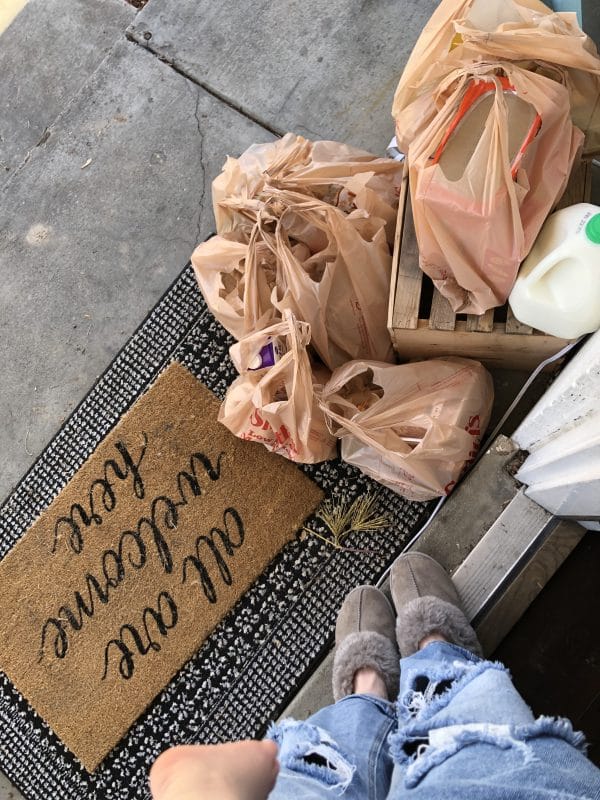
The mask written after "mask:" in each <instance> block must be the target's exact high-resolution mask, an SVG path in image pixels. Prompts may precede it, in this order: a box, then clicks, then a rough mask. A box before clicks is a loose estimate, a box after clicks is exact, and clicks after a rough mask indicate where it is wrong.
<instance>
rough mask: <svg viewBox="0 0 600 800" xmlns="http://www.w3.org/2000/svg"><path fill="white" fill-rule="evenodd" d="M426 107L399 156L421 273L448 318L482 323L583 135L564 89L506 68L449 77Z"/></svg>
mask: <svg viewBox="0 0 600 800" xmlns="http://www.w3.org/2000/svg"><path fill="white" fill-rule="evenodd" d="M474 96H476V98H477V99H476V100H473V102H472V105H471V106H470V108H469V109H467V112H465V114H464V116H461V114H462V111H461V109H463V110H464V106H465V103H467V98H469V97H474ZM432 102H433V105H434V106H435V108H436V114H435V116H434V117H433V118H432V120H431V121H430V123H429V125H428V126H427V127H426V128H425V129H424V130H423V131H422V132H421V133H420V134H419V135H418V136H417V137H416V138H415V139H413V141H412V142H411V144H410V146H409V148H408V164H409V174H410V187H411V199H412V209H413V217H414V223H415V232H416V235H417V241H418V244H419V258H420V266H421V268H422V269H423V271H424V272H425V273H427V274H428V275H429V276H430V277H431V278H432V279H433V282H434V284H435V285H436V287H437V288H438V289H439V291H440V292H441V293H442V294H443V295H444V296H445V297H447V298H448V300H449V301H450V304H451V306H452V308H453V309H454V311H458V312H466V313H471V314H482V313H484V312H485V311H486V310H487V309H488V308H493V307H494V306H499V305H502V304H503V303H504V302H505V301H506V299H507V297H508V295H509V293H510V291H511V289H512V286H513V284H514V281H515V278H516V275H517V271H518V268H519V264H520V262H521V261H522V260H523V259H524V258H525V256H526V255H527V253H528V252H529V250H530V249H531V246H532V245H533V242H534V241H535V238H536V236H537V235H538V233H539V230H540V228H541V226H542V224H543V222H544V220H545V218H546V216H547V215H548V214H549V213H550V211H551V210H552V208H553V206H554V205H555V203H556V202H557V201H558V199H559V198H560V196H561V195H562V193H563V192H564V189H565V187H566V184H567V180H568V176H569V174H570V172H571V168H572V165H573V162H574V159H575V157H576V156H577V154H578V150H579V149H580V147H581V144H582V139H583V135H582V133H581V131H579V130H578V129H577V128H576V127H574V126H573V124H572V122H571V120H570V114H569V99H568V93H567V90H566V88H565V87H564V86H563V85H561V84H560V83H558V82H556V81H553V80H551V79H549V78H546V77H544V76H543V75H539V74H536V73H532V72H529V71H527V70H524V69H521V68H519V67H518V66H516V65H515V64H511V63H510V62H502V63H486V64H480V65H475V66H470V67H468V68H462V69H458V70H455V71H454V72H452V73H450V74H449V75H448V76H447V77H446V78H445V79H444V80H443V81H442V82H441V83H440V85H439V86H438V88H437V89H436V91H435V92H434V94H433V95H432ZM486 103H487V105H486ZM440 151H441V155H440ZM446 151H447V152H446Z"/></svg>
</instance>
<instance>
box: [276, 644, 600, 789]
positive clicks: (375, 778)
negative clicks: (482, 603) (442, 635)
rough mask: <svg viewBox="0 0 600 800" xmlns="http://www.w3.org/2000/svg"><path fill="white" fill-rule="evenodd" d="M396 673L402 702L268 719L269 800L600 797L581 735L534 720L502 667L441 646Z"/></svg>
mask: <svg viewBox="0 0 600 800" xmlns="http://www.w3.org/2000/svg"><path fill="white" fill-rule="evenodd" d="M400 670H401V671H400V692H399V696H398V699H397V701H396V703H395V704H392V703H389V702H387V701H385V700H380V699H379V698H376V697H373V696H370V695H349V696H348V697H345V698H343V699H342V700H340V701H339V702H338V703H336V704H335V705H332V706H328V707H327V708H324V709H322V710H321V711H319V712H317V713H316V714H314V715H313V716H312V717H310V718H309V719H308V720H306V721H305V722H299V721H296V720H292V719H289V720H284V721H283V722H282V723H280V724H278V725H272V726H271V728H270V730H269V732H268V734H267V735H268V737H269V738H271V739H273V740H275V741H276V742H277V744H278V745H279V762H280V765H281V770H280V774H279V777H278V779H277V783H276V785H275V788H274V789H273V791H272V792H271V794H270V795H269V798H270V800H322V799H324V798H333V797H343V798H345V800H403V798H414V800H450V798H452V799H453V800H454V799H455V798H460V799H461V800H462V798H465V799H466V800H558V798H562V799H563V800H569V798H579V800H582V799H585V800H600V770H598V769H597V768H596V767H595V766H594V765H593V764H592V763H591V762H590V761H589V760H588V759H587V758H586V756H585V742H584V738H583V735H582V734H581V733H576V732H575V731H574V730H573V727H572V726H571V723H570V722H569V721H568V720H565V719H554V718H551V717H539V718H538V719H537V720H536V719H534V717H533V714H532V713H531V710H530V708H529V707H528V706H527V704H526V703H525V702H524V700H523V699H522V698H521V696H520V695H519V694H518V692H517V691H516V689H515V688H514V686H513V684H512V682H511V679H510V675H509V673H508V671H507V670H506V669H505V667H503V666H502V664H499V663H494V662H491V661H484V660H483V659H480V658H478V657H477V656H475V655H473V654H472V653H470V652H469V651H467V650H463V649H462V648H460V647H457V646H455V645H452V644H448V643H446V642H433V643H431V644H429V645H428V646H427V647H425V648H424V649H423V650H420V651H419V652H418V653H415V654H414V655H412V656H410V657H409V658H404V659H402V660H401V661H400Z"/></svg>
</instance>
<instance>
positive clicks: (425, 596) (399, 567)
mask: <svg viewBox="0 0 600 800" xmlns="http://www.w3.org/2000/svg"><path fill="white" fill-rule="evenodd" d="M390 589H391V592H392V599H393V601H394V605H395V607H396V613H397V615H398V618H397V621H396V638H397V641H398V647H399V648H400V653H401V655H402V657H403V658H405V657H406V656H410V655H412V654H413V653H416V651H417V650H418V649H419V642H421V641H422V640H423V639H424V638H425V637H426V636H429V635H431V634H433V633H439V634H441V635H442V636H443V637H444V638H445V639H447V640H448V641H449V642H451V643H452V644H457V645H459V646H460V647H464V648H465V649H467V650H470V651H471V652H473V653H475V654H476V655H481V645H480V644H479V641H478V639H477V634H476V633H475V631H474V630H473V628H472V627H471V625H470V623H469V620H468V619H467V618H466V616H465V614H464V612H463V610H462V607H461V602H460V597H459V596H458V592H457V591H456V587H455V586H454V584H453V583H452V580H451V578H450V576H449V575H448V574H447V573H446V571H445V569H444V568H443V567H442V566H441V565H440V564H438V562H437V561H435V560H434V559H433V558H431V556H428V555H426V554H425V553H418V552H414V553H405V554H404V555H401V556H399V557H398V558H397V559H396V561H395V562H394V564H393V565H392V569H391V573H390Z"/></svg>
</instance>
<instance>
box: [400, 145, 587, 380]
mask: <svg viewBox="0 0 600 800" xmlns="http://www.w3.org/2000/svg"><path fill="white" fill-rule="evenodd" d="M407 173H408V170H406V169H405V174H404V180H403V182H402V188H401V192H400V204H399V207H398V224H397V228H396V238H395V242H394V256H393V261H392V282H391V292H390V302H389V307H388V329H389V332H390V336H391V337H392V342H393V344H394V349H395V350H396V352H397V354H398V356H399V357H400V358H401V360H403V361H405V360H408V359H419V358H433V357H435V356H449V355H453V356H463V357H465V358H475V359H477V360H478V361H482V362H483V363H484V364H485V365H486V366H487V367H500V368H510V369H522V370H532V369H534V368H535V367H536V366H537V365H538V364H539V363H540V362H541V361H543V360H544V359H546V358H548V357H549V356H552V355H554V354H555V353H557V352H558V351H559V350H560V349H561V348H563V347H564V346H565V345H566V344H568V340H567V339H558V338H557V337H555V336H548V335H547V334H545V333H541V332H540V331H537V330H533V329H532V328H530V327H529V326H527V325H522V324H521V323H520V322H519V321H518V320H517V319H515V317H514V316H513V314H512V312H511V310H510V307H509V306H508V304H506V305H505V306H503V307H501V308H494V309H490V310H489V311H487V312H486V313H485V314H483V315H481V316H477V315H475V314H455V313H454V311H452V309H451V307H450V304H449V303H448V301H447V300H446V298H445V297H443V296H442V295H441V294H440V293H439V292H438V291H437V289H435V288H434V286H433V283H432V281H431V279H430V278H429V277H428V276H427V275H425V274H424V273H423V272H422V271H421V269H420V268H419V251H418V248H417V239H416V235H415V228H414V223H413V216H412V209H411V204H410V192H409V190H408V174H407ZM590 193H591V164H590V162H586V161H582V162H579V163H578V164H577V165H576V167H575V168H574V169H573V172H572V174H571V178H570V180H569V184H568V186H567V189H566V191H565V193H564V195H563V197H562V198H561V201H560V203H559V204H558V208H562V207H563V206H569V205H572V204H573V203H581V202H588V201H589V198H590Z"/></svg>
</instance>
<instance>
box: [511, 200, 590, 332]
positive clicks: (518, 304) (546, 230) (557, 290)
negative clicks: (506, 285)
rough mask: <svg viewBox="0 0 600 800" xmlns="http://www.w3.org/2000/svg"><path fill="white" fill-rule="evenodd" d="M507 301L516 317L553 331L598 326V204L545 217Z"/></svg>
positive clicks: (582, 204) (571, 330)
mask: <svg viewBox="0 0 600 800" xmlns="http://www.w3.org/2000/svg"><path fill="white" fill-rule="evenodd" d="M508 302H509V303H510V307H511V309H512V312H513V314H514V315H515V317H516V318H517V319H518V320H519V321H520V322H522V323H524V324H525V325H531V327H532V328H537V329H538V330H540V331H544V333H549V334H551V335H552V336H560V337H561V338H563V339H575V338H576V337H578V336H582V335H583V334H584V333H591V332H592V331H595V330H597V329H598V328H600V206H594V205H591V204H590V203H578V204H577V205H574V206H569V207H568V208H561V209H560V211H555V212H554V214H551V215H550V216H549V217H548V219H547V220H546V222H545V223H544V225H543V227H542V229H541V231H540V234H539V236H538V238H537V239H536V241H535V244H534V245H533V247H532V249H531V252H530V253H529V255H528V256H527V258H526V259H525V261H524V262H523V263H522V264H521V269H520V270H519V275H518V277H517V280H516V282H515V285H514V287H513V290H512V292H511V294H510V297H509V298H508Z"/></svg>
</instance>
